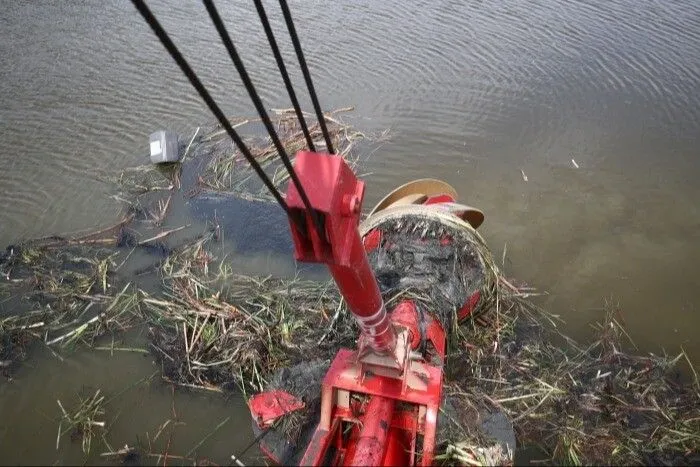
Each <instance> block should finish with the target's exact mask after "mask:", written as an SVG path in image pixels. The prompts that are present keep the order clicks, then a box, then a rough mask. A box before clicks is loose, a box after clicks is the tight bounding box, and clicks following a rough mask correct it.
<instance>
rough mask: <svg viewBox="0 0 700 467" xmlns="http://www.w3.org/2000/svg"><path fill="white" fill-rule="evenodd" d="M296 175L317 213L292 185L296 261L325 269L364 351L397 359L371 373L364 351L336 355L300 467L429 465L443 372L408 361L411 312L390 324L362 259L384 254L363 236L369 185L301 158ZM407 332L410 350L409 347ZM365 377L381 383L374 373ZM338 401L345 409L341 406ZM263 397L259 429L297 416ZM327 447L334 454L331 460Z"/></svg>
mask: <svg viewBox="0 0 700 467" xmlns="http://www.w3.org/2000/svg"><path fill="white" fill-rule="evenodd" d="M294 168H295V170H296V172H297V175H298V177H299V180H300V182H301V185H302V186H303V187H304V189H305V191H306V194H307V196H308V198H309V201H310V204H311V206H313V208H314V210H315V213H314V215H310V213H308V212H306V210H305V209H304V204H303V203H302V201H301V197H300V196H299V193H298V192H297V190H296V187H295V185H294V184H289V187H288V191H287V199H286V201H287V204H288V206H289V208H290V223H289V225H290V229H291V233H292V239H293V242H294V255H295V258H296V259H297V260H299V261H305V262H323V263H326V264H327V265H328V268H329V270H330V272H331V274H332V276H333V278H334V280H335V282H336V284H337V285H338V288H339V290H340V292H341V294H342V296H343V298H344V299H345V301H346V302H347V304H348V308H349V310H350V312H351V313H352V314H353V315H354V316H355V318H356V319H357V322H358V324H359V325H360V328H361V330H362V336H361V339H360V342H361V343H363V342H367V343H368V345H369V347H370V348H371V349H372V351H374V352H375V355H381V356H382V358H384V356H387V355H388V356H394V357H396V358H395V360H396V362H395V363H396V365H395V366H392V365H391V364H389V365H387V366H376V365H384V363H378V362H382V360H381V359H380V360H373V363H372V364H368V365H365V363H364V362H368V361H369V360H363V359H364V358H365V357H366V354H365V350H366V349H362V348H361V349H360V350H359V351H354V350H349V349H341V350H340V351H339V352H338V354H337V355H336V357H335V359H334V360H333V363H332V364H331V366H330V368H329V369H328V372H327V373H326V375H325V377H324V380H323V383H322V388H321V417H320V421H319V424H318V427H317V428H316V431H315V432H314V434H313V437H312V439H311V441H310V442H309V445H308V446H307V449H306V451H305V452H304V456H303V458H302V460H301V464H302V465H322V464H327V463H328V462H330V463H331V464H334V465H337V464H347V463H351V464H354V465H415V464H416V462H417V461H418V460H419V461H420V463H421V465H430V464H431V463H432V461H433V456H434V452H433V451H434V447H435V435H436V431H437V417H438V410H439V407H440V401H441V396H442V376H443V374H442V367H441V366H433V365H429V364H427V363H419V362H414V361H412V360H411V359H413V358H420V356H413V355H410V353H411V352H408V351H410V350H416V349H418V347H419V344H420V339H421V333H420V329H421V326H420V324H419V322H418V319H419V318H418V313H417V310H416V306H415V304H414V303H413V302H411V301H404V302H401V303H400V304H399V305H398V306H397V307H396V308H395V309H394V310H393V312H392V314H391V316H390V315H389V314H387V313H386V310H385V308H384V303H383V300H382V297H381V293H380V291H379V286H378V284H377V281H376V279H375V277H374V273H373V271H372V269H371V267H370V265H369V261H368V259H367V253H366V251H371V250H372V249H374V248H377V247H378V246H379V244H380V243H381V241H382V236H381V232H379V231H374V232H370V233H369V234H368V235H367V236H365V239H364V241H363V240H362V239H361V238H360V234H359V231H358V225H359V219H360V209H361V205H362V200H363V197H364V190H365V185H364V183H363V182H362V181H360V180H358V179H357V178H356V177H355V175H354V173H353V172H352V170H351V169H350V168H349V166H348V165H347V164H346V163H345V161H344V160H343V158H342V157H340V156H333V155H329V154H318V153H313V152H308V151H301V152H299V153H298V154H297V156H296V160H295V163H294ZM445 202H454V199H453V198H452V197H451V196H449V195H436V196H432V197H431V198H429V199H428V200H427V201H426V202H425V203H424V204H439V203H445ZM315 219H321V223H322V226H321V227H322V228H321V231H320V232H319V231H317V230H316V227H317V225H316V224H315ZM299 220H301V221H302V228H301V229H300V228H299V226H298V221H299ZM445 242H447V243H448V244H449V243H450V242H451V239H449V238H446V239H445ZM473 298H474V297H472V299H473ZM478 298H479V297H478V296H477V297H476V301H473V300H470V301H469V303H467V304H465V306H464V308H462V310H461V311H460V315H464V316H466V315H468V313H469V312H471V310H473V308H474V307H475V306H476V302H477V301H478ZM460 317H461V316H460ZM425 319H426V322H425V323H423V324H424V325H425V326H424V329H425V336H424V337H425V338H426V339H427V340H428V341H430V342H431V343H432V344H433V346H434V348H435V350H436V352H437V354H438V355H439V357H440V358H441V360H443V361H444V357H445V345H446V339H445V331H444V330H443V329H442V327H441V326H440V324H439V322H438V321H437V320H435V319H433V318H432V317H430V316H427V317H426V318H425ZM405 330H408V336H407V339H409V341H406V337H404V336H405ZM397 333H399V334H398V335H399V336H400V337H401V339H403V340H401V341H400V342H402V345H401V346H398V345H397ZM407 342H410V344H408V343H407ZM397 347H399V349H397ZM399 350H401V352H399ZM398 355H401V356H402V357H401V358H399V357H398ZM402 362H403V363H402ZM372 365H375V366H372ZM369 368H375V369H376V370H377V371H379V372H380V373H375V372H373V371H368V369H369ZM413 371H415V372H416V373H415V374H414V373H413ZM409 380H410V381H412V383H411V384H409ZM341 391H342V394H343V398H344V399H343V401H344V402H342V405H337V403H338V401H339V400H340V399H338V397H339V394H341ZM350 395H359V396H362V397H363V398H364V400H365V402H363V403H359V402H357V401H355V400H353V399H351V397H350ZM261 396H262V397H260V398H259V399H255V398H254V399H252V400H251V411H252V412H253V413H254V415H255V414H256V413H257V414H258V415H259V420H260V421H261V422H266V423H268V424H269V421H270V420H273V419H275V418H277V417H279V416H280V412H285V410H286V412H285V413H288V412H290V411H293V410H296V409H297V408H298V407H297V405H296V404H295V403H294V401H293V400H291V399H289V398H287V399H285V400H286V401H287V402H289V403H288V404H287V403H283V404H280V403H278V404H276V405H275V404H274V403H272V404H270V399H269V398H266V397H264V395H261ZM256 397H257V396H256ZM290 397H291V396H290ZM266 403H267V405H265V404H266ZM344 405H348V407H345V406H344ZM254 408H255V410H254ZM348 423H351V424H354V425H353V427H352V428H351V429H350V433H349V435H347V434H346V433H345V430H344V427H345V426H347V424H348ZM419 435H422V436H423V443H422V445H423V449H422V452H420V453H417V452H416V445H417V439H418V436H419ZM331 447H333V448H335V453H334V454H333V455H332V456H331V452H330V451H329V449H330V448H331ZM329 457H330V458H329Z"/></svg>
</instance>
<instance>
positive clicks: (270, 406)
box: [248, 389, 304, 428]
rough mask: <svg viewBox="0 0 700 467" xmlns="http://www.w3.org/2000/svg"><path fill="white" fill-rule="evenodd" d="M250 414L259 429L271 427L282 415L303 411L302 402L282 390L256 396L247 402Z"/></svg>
mask: <svg viewBox="0 0 700 467" xmlns="http://www.w3.org/2000/svg"><path fill="white" fill-rule="evenodd" d="M248 407H249V408H250V413H251V414H252V415H253V418H254V419H255V422H256V423H257V424H258V426H259V427H260V428H265V427H268V426H270V425H272V424H273V423H274V422H275V420H277V419H278V418H279V417H281V416H282V415H286V414H288V413H291V412H294V411H295V410H299V409H303V408H304V402H302V401H301V400H299V399H297V398H296V397H294V396H292V395H291V394H289V393H288V392H285V391H282V390H279V389H277V390H274V391H266V392H263V393H261V394H256V395H254V396H253V397H251V398H250V400H249V401H248Z"/></svg>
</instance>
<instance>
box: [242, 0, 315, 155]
mask: <svg viewBox="0 0 700 467" xmlns="http://www.w3.org/2000/svg"><path fill="white" fill-rule="evenodd" d="M253 1H254V3H255V8H257V10H258V16H259V17H260V21H261V22H262V25H263V28H264V29H265V34H266V35H267V40H268V42H269V43H270V48H271V49H272V54H273V55H274V56H275V61H276V62H277V68H279V70H280V74H281V75H282V79H283V80H284V85H285V86H286V87H287V93H289V99H290V100H291V101H292V107H294V112H295V113H296V114H297V118H298V119H299V124H300V125H301V131H303V132H304V137H305V138H306V143H307V144H308V145H309V149H310V150H312V151H314V152H316V148H315V147H314V142H313V140H312V139H311V134H310V133H309V128H308V127H307V126H306V120H305V119H304V114H303V113H302V112H301V107H300V106H299V101H298V100H297V95H296V93H295V92H294V87H293V86H292V81H291V80H290V79H289V73H287V67H286V66H284V60H282V54H280V49H279V47H278V46H277V41H276V40H275V35H274V33H273V32H272V28H271V27H270V22H269V21H268V19H267V13H265V7H264V6H263V3H262V0H253Z"/></svg>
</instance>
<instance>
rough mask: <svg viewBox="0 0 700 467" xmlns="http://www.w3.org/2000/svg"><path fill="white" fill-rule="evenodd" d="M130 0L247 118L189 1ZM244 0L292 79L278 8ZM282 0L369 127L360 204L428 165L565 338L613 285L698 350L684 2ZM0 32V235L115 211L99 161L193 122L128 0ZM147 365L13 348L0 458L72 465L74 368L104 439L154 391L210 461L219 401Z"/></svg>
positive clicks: (651, 322) (666, 335) (115, 440)
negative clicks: (144, 1)
mask: <svg viewBox="0 0 700 467" xmlns="http://www.w3.org/2000/svg"><path fill="white" fill-rule="evenodd" d="M149 3H150V4H151V6H152V8H153V10H154V12H155V13H156V15H157V16H158V17H159V18H160V19H161V21H162V23H163V24H164V26H165V28H166V30H168V31H169V32H171V34H172V36H173V38H174V40H175V42H176V43H177V44H178V46H179V47H180V48H181V50H183V51H184V53H185V54H186V56H187V57H188V58H189V59H190V60H191V63H193V65H194V67H195V68H196V69H197V71H198V72H199V73H200V76H201V77H202V79H203V81H204V82H205V83H206V84H207V85H208V86H209V88H210V89H211V90H212V92H213V94H214V95H215V97H216V98H217V99H218V101H219V102H220V104H221V105H222V107H223V109H224V110H225V112H226V113H227V114H228V115H230V116H234V115H250V114H253V108H252V106H251V104H250V103H249V100H248V97H247V94H246V93H245V91H244V89H243V88H242V86H241V84H240V81H239V79H238V77H237V74H236V72H235V70H234V69H233V67H232V65H231V63H230V62H229V59H228V56H227V55H226V53H225V50H224V49H223V47H222V46H221V43H220V41H219V40H218V38H217V37H216V32H215V30H214V29H213V27H212V25H211V23H210V20H209V19H208V16H207V14H206V12H205V10H204V8H203V6H202V5H200V4H198V2H175V1H171V2H164V1H152V2H149ZM219 3H221V5H219V9H220V12H221V14H222V16H223V17H224V18H225V20H226V22H227V24H228V27H229V30H230V32H231V33H232V35H233V37H234V40H235V42H236V44H237V46H238V48H239V50H240V53H241V55H242V57H243V59H244V61H245V63H246V64H247V66H248V70H249V72H250V74H251V77H252V78H253V80H254V82H255V83H256V85H257V88H258V91H259V92H260V94H261V95H262V96H263V98H264V100H265V102H266V104H267V105H268V107H288V106H289V103H288V101H287V99H286V94H285V91H284V88H283V86H282V81H281V79H280V78H279V75H278V73H277V72H276V68H275V64H274V60H273V59H272V56H271V54H270V53H269V51H268V49H267V42H266V40H265V38H264V34H263V32H262V28H261V26H260V23H259V20H258V19H257V16H256V15H255V12H254V7H253V6H252V5H251V4H249V2H243V1H236V2H219ZM225 3H226V4H225ZM266 3H267V5H268V10H269V11H268V14H269V15H270V16H271V19H272V20H273V28H275V30H276V31H277V32H278V40H280V42H281V43H282V47H283V52H284V55H285V57H286V58H287V63H288V64H289V66H290V68H291V69H292V73H293V78H294V80H295V82H296V83H298V85H299V87H298V89H302V80H301V76H300V73H298V70H297V68H296V67H294V66H292V64H294V63H295V61H294V56H293V52H292V50H291V47H289V43H288V41H287V40H282V39H283V38H286V36H285V35H284V33H285V29H284V26H283V25H282V23H281V22H280V20H279V19H280V18H281V15H280V12H279V8H278V6H277V5H276V3H275V2H271V1H268V2H266ZM290 6H291V8H292V11H293V14H294V16H295V19H296V24H297V29H298V30H299V34H300V37H301V41H302V44H303V45H304V48H305V52H306V55H307V59H308V61H309V63H310V68H311V71H312V74H313V76H314V81H315V83H316V87H317V91H318V93H319V95H320V97H321V102H322V104H323V106H324V107H325V108H326V109H331V108H336V107H344V106H348V105H354V106H355V112H354V117H353V118H352V120H351V121H352V123H354V124H355V126H357V127H358V128H359V129H360V130H363V131H368V132H371V131H381V130H383V129H385V128H391V130H392V138H391V140H390V141H389V142H388V143H386V144H385V145H384V146H383V147H382V148H381V149H380V150H379V151H377V152H375V153H374V154H373V155H371V156H370V157H369V158H368V159H367V160H366V161H365V163H364V166H363V169H364V170H366V171H369V172H371V175H369V176H368V177H367V178H366V180H367V182H368V198H367V205H369V204H372V203H374V202H375V201H377V200H378V199H379V198H380V197H381V196H382V195H383V194H384V193H386V192H387V191H388V190H390V189H391V188H393V187H394V186H396V185H398V184H401V183H404V182H405V181H408V180H410V179H412V178H418V177H426V176H430V177H436V178H442V179H444V180H446V181H448V182H449V183H451V184H452V185H454V186H455V187H456V188H457V189H458V191H459V193H460V196H461V200H462V201H464V202H467V203H469V204H472V205H475V206H478V207H480V208H481V209H483V210H484V211H485V212H486V215H487V219H486V223H485V224H484V226H483V227H482V233H483V234H484V235H485V237H486V239H487V241H488V242H489V244H490V245H491V247H492V249H493V250H494V252H495V253H496V255H497V256H498V257H499V258H500V257H501V254H502V253H503V251H504V249H505V250H506V255H505V262H506V265H505V266H506V269H507V271H508V272H509V273H510V275H512V276H515V277H517V278H519V279H522V280H524V281H526V282H528V283H530V284H532V285H534V286H536V287H537V288H538V289H540V290H544V291H547V292H548V296H547V297H546V298H545V299H544V300H543V301H542V302H543V304H544V305H545V306H546V307H547V308H548V309H549V310H550V311H552V312H554V313H557V314H559V315H560V316H561V317H562V318H563V319H564V320H565V321H566V325H565V326H564V327H565V331H566V332H567V333H568V334H569V335H573V336H575V337H577V338H580V339H585V338H587V337H589V335H590V324H591V323H592V322H594V321H595V320H596V319H599V318H600V317H601V316H602V313H603V311H602V310H603V307H604V306H605V304H606V303H612V304H615V305H617V306H619V308H620V310H621V311H622V313H623V315H624V317H625V321H626V324H627V325H628V331H629V332H630V334H631V335H632V336H633V338H634V340H635V343H636V344H637V346H638V347H639V349H640V351H641V352H656V353H659V352H664V351H666V352H668V353H677V352H678V351H680V349H681V346H682V347H683V348H684V349H686V350H687V351H688V353H689V354H690V355H691V357H693V358H694V359H695V360H696V361H697V360H698V359H699V358H700V343H699V342H698V340H697V339H696V338H695V332H696V330H697V329H698V326H699V325H700V313H699V310H698V299H697V296H696V287H697V286H698V276H700V248H699V247H698V244H699V240H700V234H699V232H700V207H699V206H698V200H700V184H698V183H697V179H698V177H700V149H699V148H700V4H698V3H697V2H694V1H693V0H677V1H673V2H669V1H665V0H658V1H651V0H644V1H635V0H588V1H565V0H538V1H526V0H515V1H504V0H495V1H489V2H483V1H472V2H463V1H411V2H405V1H398V0H391V1H383V2H377V1H369V0H365V1H360V0H343V1H334V2H321V1H316V0H294V1H290ZM0 38H1V39H2V40H0V57H2V59H1V60H0V96H1V102H2V104H1V105H0V135H1V136H2V150H0V245H6V244H8V243H11V242H14V241H17V240H19V239H22V238H27V237H34V236H42V235H46V234H49V233H60V232H64V231H74V230H77V229H82V228H90V227H95V226H98V225H104V224H109V223H110V222H111V221H113V220H114V219H115V217H116V216H117V215H118V207H117V206H116V203H115V202H114V200H113V199H111V198H110V197H109V194H110V187H109V186H108V185H107V184H106V183H105V182H103V181H101V180H102V179H103V178H104V177H105V176H106V175H109V174H112V173H114V172H116V171H118V170H119V169H121V168H125V167H130V166H135V165H140V164H142V163H145V162H146V155H147V151H148V146H147V142H148V135H149V134H150V133H151V132H152V131H155V130H157V129H160V128H170V129H172V130H174V131H178V132H182V133H188V132H190V131H192V130H193V129H194V128H195V127H197V126H199V125H200V124H202V123H206V122H210V121H211V120H212V117H211V115H210V114H209V113H208V111H207V109H206V108H205V106H204V104H203V103H202V102H201V100H200V99H199V97H198V96H197V95H196V93H195V92H194V91H193V90H192V89H191V87H190V85H189V83H188V82H187V81H186V79H185V78H184V77H183V76H182V74H181V72H180V71H179V69H178V68H177V67H176V65H175V64H174V62H172V60H171V59H170V57H169V56H168V55H167V54H166V52H165V51H164V49H163V48H162V46H161V45H160V44H159V43H158V42H157V40H156V39H155V36H154V35H153V34H152V32H151V31H150V29H149V28H148V26H147V25H146V24H145V23H144V22H143V20H142V19H141V17H140V16H139V15H138V13H137V12H136V11H135V9H134V8H133V7H132V6H131V4H130V3H129V2H125V1H116V0H114V1H99V0H89V1H82V2H17V1H10V0H6V1H3V2H2V8H0ZM305 104H306V105H307V108H309V109H310V107H308V102H305ZM366 207H368V206H366ZM251 232H254V226H251ZM251 234H254V233H251ZM271 272H274V271H271ZM137 337H138V336H137ZM153 371H155V367H154V366H153V364H152V361H151V359H150V358H149V357H144V356H143V355H140V354H124V353H121V354H119V355H114V356H111V355H109V353H108V352H103V353H101V354H100V353H95V352H84V353H81V352H78V353H76V354H71V355H68V356H64V360H63V361H61V360H59V359H57V358H55V357H53V356H51V355H49V354H44V353H40V354H39V355H35V356H33V358H32V359H30V361H29V362H28V363H26V364H25V365H24V366H23V368H22V369H21V370H20V371H19V373H17V374H16V375H15V380H14V381H13V382H12V383H7V384H5V383H4V384H1V385H0V413H1V414H2V419H3V421H4V423H3V424H2V425H3V426H2V428H0V459H2V461H1V462H3V463H18V462H21V463H31V462H39V463H54V462H58V463H59V464H61V463H72V462H81V460H82V456H81V454H80V452H79V447H77V446H76V445H73V446H71V445H70V443H67V442H65V441H64V442H63V443H62V445H61V446H60V447H59V449H58V450H57V449H56V446H55V442H56V440H55V438H56V429H57V420H58V414H59V413H58V408H57V404H56V399H63V400H64V401H68V400H70V399H71V398H72V397H73V398H74V396H75V394H76V392H77V391H78V390H80V389H81V388H84V387H88V388H98V387H99V388H102V390H103V391H105V392H106V394H107V395H108V396H110V395H111V396H114V395H115V394H117V395H118V397H117V398H116V399H115V401H114V402H112V403H110V404H108V406H107V409H108V411H109V412H110V413H111V415H112V418H114V421H113V422H111V423H110V431H109V435H108V440H109V442H110V443H111V444H112V445H113V447H115V448H117V447H122V446H123V444H124V443H129V444H130V445H133V444H134V443H135V442H136V440H137V437H138V440H140V441H142V442H144V443H146V441H145V440H147V439H152V438H153V437H154V433H155V432H156V431H157V430H158V427H159V426H160V425H161V424H162V423H163V421H164V420H166V419H168V418H172V412H173V410H176V411H177V415H178V419H179V420H181V421H182V422H184V425H181V426H178V429H177V430H176V432H175V436H174V438H173V440H172V447H171V451H170V452H171V453H175V454H179V455H184V454H186V453H187V451H189V450H190V449H191V448H192V447H194V446H196V445H197V443H198V442H199V441H200V440H202V439H203V438H204V437H205V436H206V435H207V434H208V433H210V432H212V430H213V429H214V428H215V427H216V426H217V425H218V424H219V423H220V422H222V421H224V420H226V419H227V417H230V419H229V420H228V422H227V423H226V424H224V425H223V426H222V427H221V428H220V429H219V430H217V431H216V432H215V433H214V434H213V435H212V436H211V437H210V438H208V439H207V440H205V442H204V443H203V444H202V445H201V447H200V448H199V450H198V452H199V454H200V455H203V456H207V457H209V458H210V459H212V460H214V461H216V462H219V463H225V462H226V461H227V459H228V458H229V457H228V456H229V455H230V454H232V453H235V452H239V451H240V450H241V449H242V448H243V446H245V445H246V444H247V443H248V441H249V440H250V436H251V435H250V429H249V426H250V425H249V418H248V415H247V410H246V409H245V406H244V402H243V401H242V400H239V399H237V398H232V399H230V400H222V399H221V398H218V397H210V396H208V395H199V394H185V393H181V392H175V394H174V395H173V394H171V393H170V390H169V389H168V388H163V387H161V386H159V385H157V384H156V385H151V386H147V385H138V386H137V387H135V388H134V389H131V390H128V391H125V392H123V393H122V394H119V393H120V392H121V391H122V389H125V388H128V387H129V386H130V385H132V384H133V383H134V382H135V381H137V380H139V379H140V378H143V377H147V376H148V375H150V374H152V373H153ZM109 415H110V414H108V418H109ZM117 415H118V416H117ZM147 433H148V434H147ZM163 437H164V435H163ZM94 443H96V445H100V444H101V443H100V442H99V441H94ZM101 447H102V446H100V448H101ZM96 449H98V448H96ZM93 460H95V461H100V458H99V457H94V458H93ZM151 461H155V459H151Z"/></svg>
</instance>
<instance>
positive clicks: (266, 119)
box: [202, 0, 326, 239]
mask: <svg viewBox="0 0 700 467" xmlns="http://www.w3.org/2000/svg"><path fill="white" fill-rule="evenodd" d="M202 3H204V6H205V7H206V9H207V11H208V12H209V16H210V17H211V20H212V22H213V23H214V26H215V27H216V30H217V31H218V32H219V36H221V41H222V42H223V43H224V46H226V50H227V51H228V53H229V55H230V56H231V60H233V64H234V65H235V66H236V70H238V74H239V75H240V76H241V80H242V81H243V84H244V85H245V88H246V90H247V91H248V95H249V96H250V99H251V100H252V101H253V104H254V105H255V109H256V110H257V111H258V115H260V119H261V120H262V122H263V124H264V125H265V128H266V129H267V132H268V134H269V135H270V138H271V139H272V143H273V144H274V145H275V148H276V149H277V152H278V153H279V156H280V159H282V163H283V164H284V166H285V168H286V169H287V172H288V173H289V177H290V178H291V179H292V183H294V186H295V187H296V189H297V192H298V193H299V196H300V197H301V201H302V202H303V203H304V207H305V208H306V211H307V212H308V214H309V216H311V219H313V222H314V226H315V227H316V233H317V234H318V236H319V238H321V239H325V238H326V237H325V235H324V231H325V229H324V228H323V224H322V222H321V218H320V216H319V215H318V213H317V212H316V210H315V209H314V208H313V207H312V206H311V202H310V201H309V198H308V197H307V196H306V190H304V187H303V186H302V184H301V181H299V177H297V174H296V171H295V170H294V167H292V163H291V162H290V161H289V156H288V155H287V151H286V150H285V149H284V145H283V144H282V142H281V141H280V139H279V137H278V136H277V132H276V131H275V127H274V125H273V124H272V121H271V120H270V116H269V115H268V114H267V111H266V110H265V106H264V105H263V103H262V100H261V99H260V96H259V95H258V93H257V91H256V90H255V86H253V82H252V81H251V79H250V76H248V72H247V71H246V69H245V66H244V65H243V61H242V60H241V57H240V56H239V55H238V52H237V51H236V47H235V46H234V45H233V41H232V40H231V36H229V34H228V31H227V30H226V26H224V22H223V20H222V19H221V16H220V15H219V12H218V11H217V10H216V6H214V1H213V0H202Z"/></svg>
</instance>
